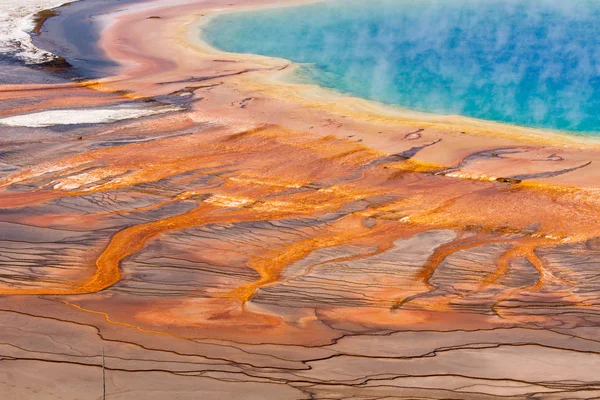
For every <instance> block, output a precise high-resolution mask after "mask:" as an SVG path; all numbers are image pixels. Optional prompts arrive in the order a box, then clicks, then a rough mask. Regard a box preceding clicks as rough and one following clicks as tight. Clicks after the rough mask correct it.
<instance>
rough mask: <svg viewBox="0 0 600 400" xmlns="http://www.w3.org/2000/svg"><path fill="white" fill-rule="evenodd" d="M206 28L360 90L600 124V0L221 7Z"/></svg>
mask: <svg viewBox="0 0 600 400" xmlns="http://www.w3.org/2000/svg"><path fill="white" fill-rule="evenodd" d="M202 34H203V37H204V38H205V40H207V41H208V42H209V43H211V44H212V45H213V46H215V47H217V48H220V49H223V50H226V51H229V52H237V53H253V54H260V55H267V56H275V57H281V58H285V59H288V60H292V61H295V62H298V63H308V64H307V65H303V66H302V68H301V69H300V71H299V73H298V74H299V75H298V79H300V80H302V81H311V82H313V83H317V84H319V85H321V86H324V87H327V88H332V89H336V90H338V91H342V92H346V93H349V94H352V95H355V96H358V97H363V98H367V99H371V100H376V101H379V102H383V103H388V104H395V105H399V106H402V107H405V108H410V109H414V110H419V111H426V112H432V113H437V114H459V115H464V116H469V117H475V118H481V119H486V120H494V121H501V122H507V123H513V124H518V125H524V126H533V127H542V128H551V129H558V130H567V131H573V132H589V133H593V132H596V133H598V132H600V1H595V0H568V1H567V0H335V1H328V2H320V3H314V4H308V5H301V6H293V7H283V8H277V9H262V10H255V11H245V12H236V13H231V14H224V15H220V16H218V17H216V18H215V19H214V20H213V21H212V22H211V23H209V24H208V26H206V27H205V28H204V30H203V32H202Z"/></svg>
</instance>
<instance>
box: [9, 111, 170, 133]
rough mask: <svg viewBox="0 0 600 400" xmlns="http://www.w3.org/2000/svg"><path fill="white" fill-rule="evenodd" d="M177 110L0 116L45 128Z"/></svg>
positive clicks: (10, 124) (52, 112)
mask: <svg viewBox="0 0 600 400" xmlns="http://www.w3.org/2000/svg"><path fill="white" fill-rule="evenodd" d="M176 110H178V108H176V107H161V108H153V109H135V108H112V109H83V110H81V109H72V110H49V111H41V112H37V113H31V114H21V115H14V116H11V117H5V118H0V125H5V126H15V127H16V126H21V127H28V128H44V127H48V126H57V125H76V124H106V123H111V122H116V121H121V120H125V119H133V118H141V117H147V116H149V115H155V114H162V113H165V112H169V111H176Z"/></svg>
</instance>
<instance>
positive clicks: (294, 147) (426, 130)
mask: <svg viewBox="0 0 600 400" xmlns="http://www.w3.org/2000/svg"><path fill="white" fill-rule="evenodd" d="M299 2H301V1H299ZM277 4H279V3H278V2H274V1H268V0H248V1H235V0H231V1H227V2H224V1H221V0H208V1H173V0H156V1H153V2H145V3H139V4H137V3H130V4H128V6H127V7H126V8H121V9H118V10H117V9H114V10H113V9H108V10H106V12H105V13H104V14H103V15H104V16H103V18H104V19H106V21H108V22H110V23H107V24H105V26H104V28H103V29H102V31H101V32H100V39H99V44H100V46H101V48H102V50H103V51H104V53H105V54H106V56H107V57H108V58H110V59H111V60H113V61H114V62H116V63H118V65H119V67H118V68H117V69H116V73H115V74H114V75H111V76H109V77H106V78H102V79H97V80H83V81H68V82H66V83H56V84H52V83H44V84H39V85H38V84H31V83H28V84H23V85H19V84H11V85H0V102H1V104H2V107H1V108H0V131H1V133H2V135H0V136H1V137H0V143H1V146H2V149H1V152H0V167H1V168H0V247H1V251H0V268H1V271H2V273H1V279H0V294H1V296H0V303H1V305H0V339H1V342H2V360H3V361H2V363H0V388H1V389H2V393H3V395H2V398H3V399H4V398H7V399H30V398H31V399H38V398H39V399H55V398H61V397H62V398H90V399H92V398H93V399H99V398H102V381H101V379H102V365H103V363H104V373H105V377H106V379H105V387H106V393H107V394H106V398H107V399H138V398H139V399H165V398H177V399H198V398H222V399H229V398H231V399H241V398H244V399H278V400H279V399H346V398H356V399H383V398H407V399H415V398H455V399H493V398H500V397H503V398H540V399H542V398H543V399H545V398H548V399H561V398H594V397H598V396H600V385H599V384H598V381H597V373H596V369H597V368H595V366H596V365H598V363H599V362H600V344H599V340H600V334H599V333H598V329H597V326H598V325H599V324H600V319H599V318H598V314H599V312H600V308H599V306H598V304H596V303H597V299H598V296H600V286H599V285H598V283H597V280H598V279H597V278H598V271H599V270H600V186H599V182H600V180H599V179H598V178H599V177H600V146H599V144H598V142H596V141H594V140H593V139H584V138H572V137H567V136H564V135H561V134H558V133H550V132H540V131H535V130H532V129H526V128H519V127H511V126H508V125H500V124H493V123H488V122H483V121H475V120H467V119H465V118H459V117H435V116H427V115H416V114H411V113H408V112H406V111H402V110H397V109H393V108H391V107H385V106H382V105H379V104H375V103H370V102H367V101H364V100H359V99H353V98H345V97H341V96H340V95H337V94H333V93H330V92H327V91H325V90H324V89H319V88H315V87H311V86H307V85H294V84H290V83H287V82H286V80H285V79H284V78H285V74H287V73H289V71H290V70H293V68H294V66H293V65H292V64H290V63H289V62H287V61H285V60H279V59H269V58H265V57H258V56H250V55H235V54H227V53H221V52H219V51H218V50H216V49H212V48H210V47H209V46H207V45H206V44H204V43H201V42H200V39H199V38H198V29H199V28H200V27H201V25H202V23H203V21H205V20H206V19H207V18H209V17H210V15H212V14H214V13H217V12H225V11H229V10H238V9H244V8H251V7H262V6H273V5H277ZM150 17H152V18H150ZM57 110H69V113H67V114H65V113H62V114H60V113H59V114H56V113H55V112H56V111H57ZM23 115H29V117H27V118H25V119H23V118H20V116H23ZM23 121H25V122H23ZM103 349H104V350H103ZM102 351H104V360H103V359H102Z"/></svg>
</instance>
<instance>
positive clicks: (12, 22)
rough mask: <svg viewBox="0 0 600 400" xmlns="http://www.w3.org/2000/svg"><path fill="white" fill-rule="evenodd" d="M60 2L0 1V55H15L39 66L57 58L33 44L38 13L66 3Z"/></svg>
mask: <svg viewBox="0 0 600 400" xmlns="http://www.w3.org/2000/svg"><path fill="white" fill-rule="evenodd" d="M58 1H60V0H0V54H14V55H15V57H17V58H18V59H20V60H22V61H25V62H26V63H29V64H39V63H43V62H46V61H50V60H52V59H54V58H55V56H54V55H53V54H52V53H49V52H47V51H44V50H41V49H38V48H37V47H35V46H34V45H33V43H32V42H31V36H30V32H31V31H32V30H33V29H34V28H35V23H34V20H33V17H34V15H35V14H36V13H38V12H40V11H42V10H47V9H51V8H55V7H58V6H60V5H61V4H63V3H65V2H66V0H64V1H63V2H62V3H58Z"/></svg>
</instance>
